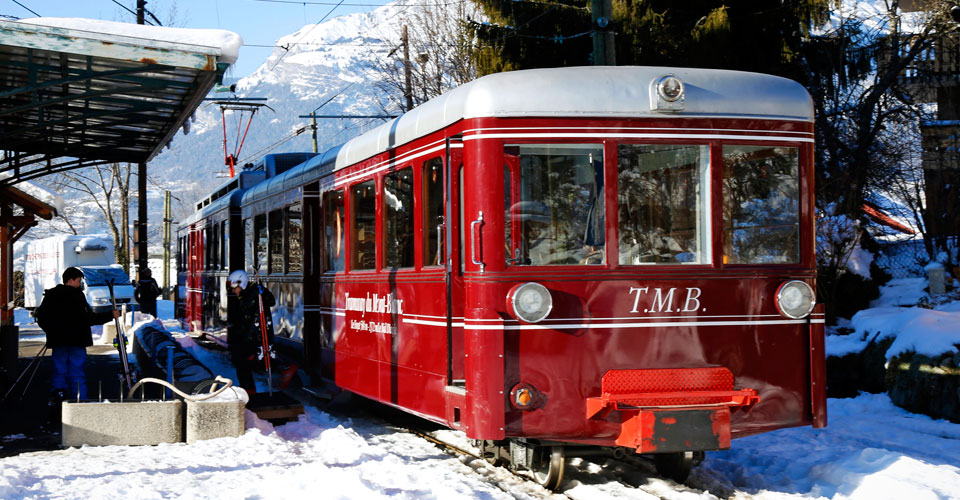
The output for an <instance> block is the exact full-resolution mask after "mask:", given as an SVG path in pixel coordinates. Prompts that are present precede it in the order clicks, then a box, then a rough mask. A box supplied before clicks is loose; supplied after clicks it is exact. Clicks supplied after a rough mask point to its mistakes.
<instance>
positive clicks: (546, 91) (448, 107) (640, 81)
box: [336, 66, 813, 170]
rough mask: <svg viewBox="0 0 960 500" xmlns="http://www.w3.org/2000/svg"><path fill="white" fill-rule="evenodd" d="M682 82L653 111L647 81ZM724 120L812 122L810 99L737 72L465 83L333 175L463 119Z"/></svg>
mask: <svg viewBox="0 0 960 500" xmlns="http://www.w3.org/2000/svg"><path fill="white" fill-rule="evenodd" d="M664 75H674V76H676V77H678V78H680V80H681V81H683V83H684V87H685V94H686V99H685V102H684V107H683V109H682V110H680V111H669V112H665V111H662V110H653V109H651V104H650V103H651V96H650V93H651V92H655V91H656V90H655V85H652V82H654V81H656V80H658V79H659V78H660V77H662V76H664ZM558 116H568V117H583V118H628V117H629V118H634V117H635V118H644V117H651V118H653V117H665V116H670V117H691V118H692V117H724V118H760V119H774V120H798V121H808V122H812V121H813V100H812V99H811V98H810V94H809V93H807V91H806V89H804V88H803V86H801V85H800V84H799V83H797V82H794V81H793V80H788V79H786V78H781V77H778V76H772V75H764V74H760V73H747V72H743V71H729V70H719V69H698V68H666V67H646V66H587V67H573V68H547V69H532V70H523V71H510V72H505V73H495V74H492V75H487V76H484V77H481V78H478V79H476V80H474V81H472V82H469V83H465V84H463V85H461V86H459V87H457V88H455V89H453V90H451V91H449V92H447V93H445V94H443V95H441V96H439V97H436V98H434V99H431V100H430V101H428V102H426V103H424V104H422V105H421V106H419V107H417V108H415V109H413V110H412V111H410V112H408V113H406V114H404V115H403V116H400V117H399V118H396V119H394V120H392V121H390V122H388V123H386V124H384V125H381V126H380V127H377V128H375V129H373V130H371V131H369V132H367V133H365V134H363V135H361V136H359V137H356V138H354V139H352V140H350V141H348V142H347V143H346V144H344V145H343V147H342V148H341V149H340V151H339V154H338V155H337V159H336V170H339V169H341V168H344V167H346V166H347V165H352V164H354V163H356V162H359V161H362V160H365V159H367V158H370V157H371V156H373V155H376V154H378V153H382V152H384V151H386V150H388V149H390V148H392V147H396V146H399V145H401V144H405V143H407V142H409V141H411V140H414V139H416V138H418V137H421V136H423V135H425V134H429V133H431V132H435V131H437V130H440V129H441V128H443V127H446V126H448V125H451V124H453V123H456V122H457V121H459V120H461V119H466V118H483V117H497V118H506V117H558Z"/></svg>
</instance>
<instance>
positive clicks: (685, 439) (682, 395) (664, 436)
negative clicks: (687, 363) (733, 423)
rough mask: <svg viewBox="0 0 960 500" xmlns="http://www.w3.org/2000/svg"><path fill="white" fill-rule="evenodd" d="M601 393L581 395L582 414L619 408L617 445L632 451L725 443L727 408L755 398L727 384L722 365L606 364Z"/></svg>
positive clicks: (601, 415)
mask: <svg viewBox="0 0 960 500" xmlns="http://www.w3.org/2000/svg"><path fill="white" fill-rule="evenodd" d="M601 393H602V394H601V395H600V396H599V397H592V398H587V418H588V419H607V418H614V417H613V416H611V413H613V412H617V413H619V414H620V422H621V427H620V435H619V436H618V437H617V439H616V444H617V445H618V446H625V447H630V448H633V449H635V450H637V452H638V453H654V452H673V451H690V450H694V451H697V450H717V449H725V448H729V447H730V411H731V410H736V409H739V408H744V407H749V406H751V405H753V404H755V403H756V402H757V401H758V400H759V398H758V397H757V391H755V390H753V389H739V390H734V388H733V374H732V373H731V372H730V370H728V369H726V368H724V367H722V366H715V367H706V368H671V369H650V370H611V371H608V372H607V373H605V374H604V375H603V379H602V381H601Z"/></svg>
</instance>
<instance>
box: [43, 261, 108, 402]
mask: <svg viewBox="0 0 960 500" xmlns="http://www.w3.org/2000/svg"><path fill="white" fill-rule="evenodd" d="M62 278H63V284H61V285H57V286H55V287H54V288H50V289H48V290H46V291H44V292H43V301H42V302H41V303H40V307H38V308H37V310H36V312H35V313H34V316H35V317H36V318H37V323H38V324H39V325H40V328H42V329H43V331H44V332H45V333H46V334H47V347H49V348H50V350H51V351H52V353H53V355H52V358H53V380H52V381H51V384H50V385H51V390H52V393H53V394H54V396H55V397H57V398H58V399H64V397H65V396H66V395H71V396H72V395H73V394H77V393H79V395H80V398H86V397H87V376H86V373H84V368H85V364H86V361H87V347H88V346H91V345H93V334H92V333H91V332H90V327H91V326H93V325H102V324H104V323H106V322H108V321H110V320H111V319H113V318H119V317H120V311H117V310H116V309H114V310H112V311H107V312H103V313H99V314H98V313H94V312H93V310H92V309H91V308H90V304H88V303H87V298H86V297H85V296H84V295H83V290H82V286H83V271H81V270H79V269H77V268H75V267H68V268H67V269H66V270H65V271H63V275H62ZM74 391H77V392H74Z"/></svg>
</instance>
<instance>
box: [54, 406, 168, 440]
mask: <svg viewBox="0 0 960 500" xmlns="http://www.w3.org/2000/svg"><path fill="white" fill-rule="evenodd" d="M61 436H62V437H63V440H62V444H63V446H64V447H69V446H81V445H84V444H88V445H93V446H108V445H154V444H160V443H179V442H182V441H183V403H182V402H181V401H144V402H124V403H115V402H92V403H82V402H81V403H69V402H66V401H65V402H64V403H63V430H62V433H61Z"/></svg>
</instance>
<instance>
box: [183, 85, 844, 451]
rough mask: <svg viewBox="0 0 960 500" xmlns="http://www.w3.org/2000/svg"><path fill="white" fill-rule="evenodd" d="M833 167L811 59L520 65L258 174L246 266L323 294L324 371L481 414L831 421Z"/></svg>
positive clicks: (753, 423)
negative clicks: (822, 189)
mask: <svg viewBox="0 0 960 500" xmlns="http://www.w3.org/2000/svg"><path fill="white" fill-rule="evenodd" d="M584 88H593V91H592V92H591V94H590V95H589V96H584V95H583V89H584ZM813 173H814V172H813V110H812V105H811V101H810V97H809V95H808V94H807V93H806V92H805V91H804V90H803V88H802V87H800V86H799V85H798V84H796V83H794V82H791V81H789V80H785V79H781V78H777V77H771V76H766V75H757V74H750V73H740V72H732V71H720V70H695V69H679V68H637V67H607V68H564V69H549V70H532V71H520V72H513V73H503V74H498V75H491V76H487V77H484V78H481V79H478V80H476V81H474V82H471V83H470V84H466V85H463V86H461V87H460V88H458V89H455V90H453V91H451V92H449V93H448V94H445V95H444V96H441V97H440V98H437V99H435V100H433V101H430V102H428V103H426V104H424V105H422V106H421V107H419V108H417V109H415V110H413V111H412V112H410V113H407V114H406V115H404V116H402V117H400V118H398V119H397V120H394V121H393V122H391V123H389V124H387V125H384V126H382V127H380V128H378V129H375V130H373V131H371V132H368V133H367V134H364V135H362V136H360V137H358V138H356V139H354V140H352V141H349V142H348V143H346V144H344V145H343V146H340V147H337V148H334V149H332V150H330V151H328V152H327V153H325V154H323V155H320V156H317V157H314V158H312V159H309V160H308V161H306V162H305V163H303V164H301V165H299V166H297V167H294V168H291V169H290V170H289V171H288V172H286V173H284V174H282V175H279V176H268V179H267V180H266V181H264V182H263V183H262V184H259V185H257V186H255V187H253V188H251V189H249V190H247V191H246V192H245V193H244V194H243V196H242V201H241V203H240V207H241V208H240V220H238V221H236V222H235V224H236V225H238V226H239V225H241V224H242V225H243V227H244V231H245V234H246V238H245V243H244V250H243V254H242V255H243V257H242V258H243V261H242V263H241V261H239V260H237V261H232V262H230V263H229V266H228V267H229V268H228V269H224V271H225V272H227V271H229V270H230V269H235V268H240V267H242V266H245V267H246V269H247V271H248V272H250V273H251V275H253V274H254V273H256V274H257V275H258V276H260V278H261V279H262V280H263V281H265V282H266V283H267V286H269V287H271V289H272V290H274V293H279V295H278V297H292V295H293V294H295V293H298V292H299V294H300V295H299V298H298V299H297V300H300V301H302V303H301V304H299V305H297V306H296V307H293V308H291V307H287V308H286V310H285V312H281V313H278V312H277V311H276V310H275V311H274V315H275V321H276V320H277V319H278V318H279V319H282V317H283V316H284V315H292V316H293V317H294V318H295V320H297V321H300V322H301V323H300V324H301V325H303V326H302V327H300V328H299V329H297V331H298V332H302V333H297V334H296V335H288V336H287V337H288V338H289V340H291V341H293V342H292V344H291V345H298V346H300V350H301V353H302V355H303V356H304V358H305V361H306V363H307V366H308V369H309V370H310V372H311V374H312V375H314V376H315V377H316V380H317V381H318V383H319V382H320V381H325V382H326V383H332V384H334V385H336V386H337V387H339V388H342V389H345V390H349V391H351V392H354V393H357V394H360V395H362V396H365V397H368V398H371V399H374V400H376V401H380V402H382V403H385V404H388V405H391V406H395V407H398V408H401V409H403V410H405V411H409V412H411V413H414V414H417V415H420V416H422V417H424V418H428V419H431V420H434V421H437V422H441V423H443V424H446V425H448V426H450V427H453V428H459V429H462V430H463V431H464V432H465V433H466V434H467V436H468V437H470V438H473V439H477V440H484V441H491V442H495V443H497V445H498V446H507V445H509V446H510V447H511V448H510V449H511V450H512V452H513V451H515V450H516V449H527V448H525V447H530V446H533V448H529V449H532V450H537V449H539V448H536V447H538V446H554V447H556V446H568V447H573V446H601V447H610V448H627V449H631V450H633V451H635V452H637V453H665V452H669V453H676V452H680V453H683V452H689V451H702V450H712V449H723V448H727V447H729V446H730V440H731V438H736V437H741V436H746V435H750V434H756V433H760V432H765V431H771V430H775V429H779V428H784V427H793V426H802V425H813V426H816V427H820V426H824V425H826V408H825V402H826V396H825V385H824V380H825V375H824V361H823V359H824V352H823V314H822V311H821V310H819V309H815V308H814V304H815V299H814V297H813V290H815V280H816V275H815V268H816V264H815V258H814V190H813V178H814V175H813ZM291 207H294V208H291ZM290 210H297V211H299V212H298V213H300V214H302V216H299V217H300V218H299V219H297V220H298V221H302V222H297V223H291V222H290V220H291V219H290V218H289V217H288V216H287V215H284V214H288V213H289V211H290ZM275 214H279V215H275ZM285 217H286V218H285ZM291 228H292V229H291ZM189 238H190V239H189V243H190V245H188V246H189V248H184V245H181V251H182V252H184V254H185V255H186V257H187V258H186V262H187V266H186V267H187V268H188V270H189V271H188V276H187V278H186V287H187V296H186V297H187V299H186V307H185V313H184V316H183V318H184V320H185V321H186V322H187V323H190V322H191V321H195V320H196V318H197V317H198V315H199V314H200V313H199V312H197V307H199V306H198V305H197V303H198V299H197V298H196V297H194V295H191V292H192V291H195V290H196V289H198V288H202V287H203V286H206V285H205V284H204V283H199V282H197V281H196V278H192V277H191V275H190V274H189V273H194V272H195V269H196V268H198V267H203V266H204V260H203V257H204V256H203V255H202V254H199V253H196V252H195V251H194V250H193V248H194V247H193V245H197V244H198V243H200V241H199V240H200V239H201V238H202V234H200V232H199V231H191V232H190V233H189ZM291 248H292V249H293V250H291ZM291 255H294V256H295V258H298V259H300V262H298V263H296V264H295V265H294V264H292V263H291V262H290V260H289V259H291V257H290V256H291ZM231 258H234V255H233V254H231ZM191 266H193V267H191ZM291 266H292V267H293V268H295V271H294V272H292V273H291V272H289V269H290V268H291ZM265 268H269V269H267V272H264V269H265ZM191 279H193V280H194V281H191ZM293 285H296V287H300V288H296V287H294V288H291V290H293V291H292V292H284V290H285V287H286V288H290V287H291V286H293ZM284 300H285V299H283V298H281V300H280V302H283V301H284ZM291 301H293V300H292V299H291ZM294 302H295V301H294ZM278 314H279V316H278ZM298 315H299V317H298ZM531 443H532V444H531ZM534 455H536V453H534ZM519 456H520V455H515V456H514V458H516V457H519ZM530 456H531V455H528V456H527V459H526V465H527V466H530V467H533V465H535V464H536V462H537V459H536V458H534V459H530V458H529V457H530ZM518 460H520V461H521V462H524V460H523V459H520V458H518ZM531 464H533V465H531Z"/></svg>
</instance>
